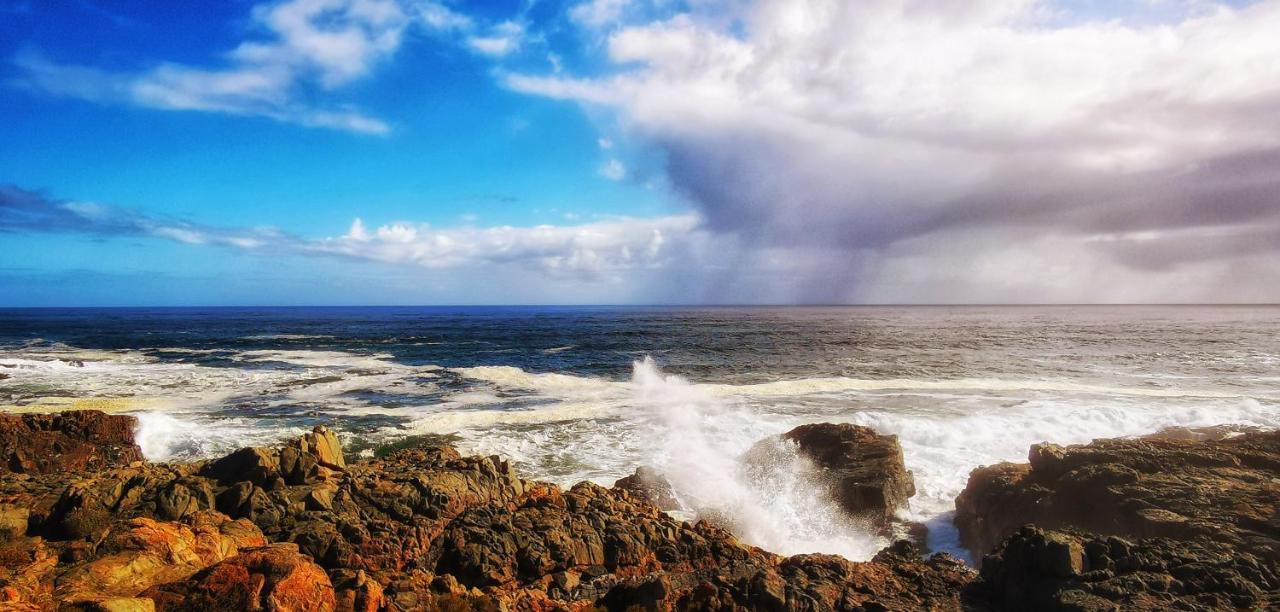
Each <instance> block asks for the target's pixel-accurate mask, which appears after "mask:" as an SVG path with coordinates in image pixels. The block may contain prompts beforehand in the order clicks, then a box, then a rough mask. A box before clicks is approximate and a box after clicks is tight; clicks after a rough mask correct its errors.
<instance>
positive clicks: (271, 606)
mask: <svg viewBox="0 0 1280 612" xmlns="http://www.w3.org/2000/svg"><path fill="white" fill-rule="evenodd" d="M142 596H143V597H146V598H149V599H151V600H153V601H154V602H155V605H156V610H157V611H164V610H280V611H284V610H298V611H301V610H307V611H315V612H331V611H332V610H335V609H336V608H337V599H336V597H335V595H334V589H333V584H332V583H331V582H330V581H329V576H328V575H327V574H325V572H324V570H323V569H321V568H320V566H318V565H316V564H315V563H313V562H312V561H311V559H310V558H308V557H306V556H305V555H302V554H300V553H299V552H298V547H297V546H295V545H293V544H270V545H267V546H263V547H260V548H253V549H249V550H246V551H244V552H241V553H240V554H238V555H236V556H234V557H231V558H229V559H227V560H225V561H222V562H220V563H217V564H214V565H212V566H210V567H208V568H205V569H204V570H201V571H200V572H198V573H196V574H195V575H193V576H191V577H190V578H188V579H186V580H183V581H180V582H171V583H168V584H162V585H157V586H154V587H151V588H149V589H147V590H146V591H143V593H142Z"/></svg>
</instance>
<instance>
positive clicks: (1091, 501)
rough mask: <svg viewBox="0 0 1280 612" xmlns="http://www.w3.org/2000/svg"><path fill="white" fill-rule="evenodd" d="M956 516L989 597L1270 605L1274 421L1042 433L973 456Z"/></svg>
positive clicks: (1017, 602)
mask: <svg viewBox="0 0 1280 612" xmlns="http://www.w3.org/2000/svg"><path fill="white" fill-rule="evenodd" d="M955 523H956V526H957V527H958V529H959V531H960V536H961V540H962V542H964V543H965V545H966V546H967V547H968V548H969V549H970V550H971V551H973V552H974V553H975V555H981V554H982V553H983V552H989V553H990V554H989V555H987V556H986V557H985V558H984V559H983V560H982V582H983V583H984V584H985V585H987V586H989V587H991V589H992V591H991V593H990V596H991V599H992V601H993V602H994V603H995V604H997V605H1003V606H1005V607H1010V608H1016V609H1075V610H1110V609H1159V608H1167V609H1205V610H1209V609H1231V608H1240V609H1267V608H1277V607H1280V432H1274V431H1273V432H1256V431H1255V432H1250V433H1243V434H1239V433H1237V432H1232V431H1229V430H1225V429H1223V428H1214V429H1207V430H1202V431H1189V430H1185V429H1179V430H1174V431H1169V432H1163V433H1161V434H1157V435H1151V436H1145V437H1142V438H1134V439H1113V440H1096V441H1094V442H1092V443H1090V444H1085V445H1079V446H1066V447H1063V446H1057V445H1054V444H1038V445H1035V446H1033V447H1032V448H1031V451H1030V455H1029V462H1028V463H1025V464H1013V463H1003V464H998V465H993V466H987V467H983V468H979V469H976V470H974V471H973V472H972V473H971V474H970V476H969V482H968V485H967V486H966V487H965V489H964V491H963V492H962V493H961V494H960V496H959V497H957V498H956V516H955ZM1030 524H1034V527H1032V526H1029V525H1030Z"/></svg>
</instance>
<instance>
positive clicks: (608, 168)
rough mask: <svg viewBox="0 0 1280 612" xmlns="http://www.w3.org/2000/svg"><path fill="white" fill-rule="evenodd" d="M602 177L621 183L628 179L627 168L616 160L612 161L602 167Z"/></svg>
mask: <svg viewBox="0 0 1280 612" xmlns="http://www.w3.org/2000/svg"><path fill="white" fill-rule="evenodd" d="M600 176H603V177H605V178H607V179H609V180H611V181H620V180H622V179H624V178H627V167H626V166H624V165H622V162H620V161H618V160H616V159H610V160H609V161H606V162H605V163H604V165H603V166H600Z"/></svg>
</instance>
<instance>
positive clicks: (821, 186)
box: [506, 0, 1280, 301]
mask: <svg viewBox="0 0 1280 612" xmlns="http://www.w3.org/2000/svg"><path fill="white" fill-rule="evenodd" d="M695 6H697V7H700V8H699V10H697V11H695V12H691V13H686V14H679V15H674V16H668V17H665V18H663V19H660V20H657V21H652V22H647V23H636V24H631V25H629V26H627V27H622V28H620V29H617V30H615V31H614V32H613V34H612V35H611V36H610V37H609V40H608V51H609V56H610V58H611V59H612V60H613V62H614V63H615V64H616V66H617V68H616V70H614V71H613V72H612V73H611V74H605V75H603V76H598V77H594V78H571V77H564V76H557V75H549V76H548V75H536V74H516V75H510V76H508V77H507V78H506V83H507V84H508V86H510V87H512V88H514V89H516V90H519V91H524V92H527V93H530V94H535V95H542V96H549V97H555V98H563V99H569V100H576V101H579V102H581V103H584V104H588V105H592V106H599V107H605V108H608V109H612V110H614V111H615V112H616V114H617V115H618V117H619V118H620V120H621V122H622V123H623V124H624V125H626V126H627V127H628V128H629V129H630V131H631V134H632V136H633V137H636V138H639V139H642V140H645V141H647V142H650V143H652V144H654V145H655V146H657V147H659V148H660V149H661V150H662V151H663V152H664V153H665V155H666V158H667V160H668V175H669V179H670V182H671V184H672V185H673V186H674V187H675V188H676V189H678V190H679V191H681V192H682V193H684V194H686V195H687V196H688V197H689V199H690V201H692V202H693V203H694V204H695V205H696V206H697V207H698V209H699V210H700V212H701V213H702V214H703V216H704V217H705V219H706V221H707V224H708V227H709V228H710V229H711V230H714V231H717V232H721V233H725V234H732V235H736V236H739V237H741V238H742V239H743V240H745V241H746V242H747V243H748V244H750V245H754V246H755V247H756V248H758V249H779V248H784V249H785V248H790V249H800V248H803V249H807V250H810V251H811V250H812V249H814V248H819V249H821V251H822V252H824V253H826V254H827V256H826V258H825V259H826V260H827V261H826V262H825V264H815V265H814V266H813V274H815V275H818V276H827V277H832V276H833V272H835V271H841V272H846V271H848V270H850V269H857V270H859V273H858V275H857V277H856V278H846V277H842V281H843V282H845V283H846V285H845V287H844V288H843V289H842V291H843V293H842V294H841V296H840V297H842V298H843V299H854V300H858V299H869V298H868V296H879V295H886V294H888V293H891V292H890V291H889V288H890V287H891V286H894V287H902V286H905V285H904V284H903V282H901V280H900V278H901V277H903V276H904V275H905V276H915V277H919V278H925V277H926V276H927V277H929V278H931V279H932V281H933V282H937V283H941V282H942V281H940V280H939V277H940V276H945V278H947V279H951V280H947V281H946V282H945V283H943V284H945V285H946V286H948V287H950V288H951V289H952V290H953V293H952V294H951V296H952V297H951V299H950V300H945V299H944V301H967V300H985V299H989V298H988V296H993V297H999V298H1002V297H1003V296H1006V295H1007V294H1009V293H1010V292H1009V291H1006V289H1008V286H1009V285H1018V286H1019V287H1020V289H1019V290H1018V291H1017V292H1014V293H1018V294H1019V295H1021V296H1022V297H1021V298H1020V299H1021V300H1023V301H1037V298H1036V296H1035V295H1034V293H1035V291H1036V288H1037V287H1039V288H1040V289H1041V290H1042V291H1043V292H1044V294H1045V295H1052V296H1054V299H1074V300H1085V301H1087V300H1092V299H1112V296H1116V295H1123V296H1126V299H1128V298H1129V297H1132V298H1133V299H1138V298H1141V294H1143V293H1144V292H1143V291H1142V290H1137V289H1133V288H1132V287H1123V288H1122V287H1120V284H1121V283H1126V282H1128V281H1129V280H1131V279H1133V278H1135V277H1137V278H1144V279H1146V284H1147V286H1148V287H1149V290H1148V291H1146V294H1148V295H1149V296H1150V297H1151V298H1152V299H1171V298H1170V297H1169V295H1170V294H1171V293H1177V291H1170V290H1169V289H1170V288H1176V287H1178V286H1179V285H1180V284H1181V283H1183V281H1185V280H1186V278H1187V276H1186V274H1187V273H1188V271H1189V270H1198V271H1199V272H1197V274H1199V277H1205V276H1206V275H1209V272H1207V271H1208V270H1210V269H1212V270H1217V271H1218V272H1220V273H1222V274H1224V275H1230V271H1231V270H1232V269H1234V268H1237V267H1238V268H1240V269H1245V268H1248V269H1250V270H1253V271H1257V270H1263V271H1264V272H1266V273H1267V274H1270V275H1271V276H1269V277H1267V278H1270V279H1272V280H1280V278H1278V277H1277V276H1276V274H1277V270H1276V267H1275V266H1274V265H1270V266H1269V265H1266V262H1265V255H1267V254H1274V249H1275V248H1280V243H1272V244H1271V246H1270V248H1269V249H1262V250H1263V251H1267V252H1261V253H1260V252H1259V248H1260V247H1259V248H1254V249H1248V250H1242V249H1238V248H1225V247H1227V246H1229V245H1231V244H1232V242H1233V241H1232V240H1230V239H1224V238H1222V236H1224V235H1225V236H1245V235H1247V236H1256V235H1257V234H1258V233H1259V232H1260V231H1261V233H1262V234H1263V235H1267V236H1274V235H1277V232H1276V229H1277V228H1280V201H1278V200H1277V197H1276V195H1275V194H1276V193H1280V165H1277V164H1276V162H1277V161H1278V160H1280V128H1278V127H1277V125H1280V124H1277V120H1278V119H1280V85H1277V84H1278V83H1280V62H1276V61H1275V58H1277V57H1280V36H1276V35H1275V33H1276V32H1277V31H1280V2H1277V1H1274V0H1269V1H1264V2H1257V3H1255V4H1252V5H1250V6H1247V7H1243V8H1231V7H1227V6H1220V5H1213V4H1207V3H1195V6H1192V7H1191V8H1187V9H1186V10H1180V11H1179V12H1177V13H1176V15H1175V14H1173V13H1169V12H1166V13H1165V14H1164V18H1163V19H1162V20H1154V21H1153V20H1149V19H1131V20H1120V19H1113V18H1098V17H1095V16H1090V15H1081V14H1072V13H1069V12H1067V11H1066V10H1065V9H1063V8H1062V7H1061V6H1058V5H1055V4H1053V3H1049V2H1037V1H1034V0H982V1H980V2H967V3H954V2H944V1H941V0H867V1H863V2H847V1H844V0H757V1H755V2H749V3H744V2H722V3H718V2H711V3H699V4H698V5H695ZM584 10H586V9H584ZM994 236H999V237H998V238H995V237H994ZM1264 242H1265V241H1261V240H1258V239H1256V238H1255V239H1253V240H1252V241H1251V244H1255V245H1257V244H1259V243H1264ZM1179 252H1194V253H1196V257H1194V258H1186V257H1180V258H1173V254H1174V253H1179ZM997 255H998V256H999V257H1007V258H1011V261H1012V262H1032V261H1035V262H1041V264H1042V266H1040V267H1032V268H1028V267H1027V266H1022V265H1008V266H1004V268H1000V267H998V266H997V267H995V268H991V267H988V268H987V271H990V270H991V269H1002V273H1007V274H1008V276H1007V278H1006V277H1002V276H1001V274H989V273H986V272H984V271H983V270H974V269H971V266H957V265H956V262H970V263H972V262H977V261H993V259H992V258H993V257H996V256H997ZM1161 258H1170V259H1168V260H1167V261H1162V260H1161ZM818 259H822V257H821V256H819V257H818ZM1054 261H1059V262H1071V265H1067V266H1057V265H1053V266H1050V265H1049V262H1054ZM1235 264H1239V265H1238V266H1237V265H1235ZM1254 264H1257V265H1254ZM912 266H914V267H912ZM1044 266H1048V267H1044ZM1139 266H1140V267H1141V268H1142V271H1143V272H1142V274H1138V275H1135V274H1134V273H1133V272H1134V271H1135V270H1136V269H1137V268H1138V267H1139ZM916 268H919V269H918V270H917V271H916V272H912V273H908V270H909V269H916ZM949 268H950V269H954V272H952V271H949ZM961 268H963V269H961ZM884 270H894V271H895V273H896V274H897V275H898V276H899V279H891V278H886V276H885V274H884V273H883V272H882V271H884ZM1049 270H1052V271H1053V272H1052V274H1045V273H1044V272H1047V271H1049ZM926 272H927V274H925V273H926ZM1050 277H1051V278H1050ZM1224 278H1226V277H1224ZM1252 282H1258V281H1257V280H1254V281H1252ZM1221 284H1230V283H1225V282H1223V283H1211V284H1209V285H1206V284H1202V285H1200V286H1199V287H1195V286H1191V287H1187V286H1182V287H1181V291H1182V292H1183V294H1182V295H1183V296H1184V297H1183V298H1182V299H1191V300H1194V299H1233V298H1232V297H1230V295H1228V296H1223V295H1222V294H1214V293H1212V292H1211V291H1212V290H1207V289H1205V288H1206V287H1208V286H1210V285H1214V286H1216V285H1221ZM1273 284H1274V283H1273ZM815 285H817V283H815ZM1135 293H1136V294H1139V295H1133V294H1135ZM1246 293H1250V291H1249V290H1248V288H1245V290H1244V291H1243V292H1236V293H1234V294H1231V295H1239V296H1241V298H1242V299H1243V298H1245V297H1247V296H1245V295H1244V294H1246ZM1063 296H1067V297H1065V298H1063ZM1071 296H1074V297H1071ZM795 297H796V299H802V300H803V299H809V297H810V296H806V295H799V296H795ZM819 297H822V296H819ZM1276 297H1280V294H1278V295H1274V296H1272V298H1273V299H1274V298H1276ZM877 299H878V298H877Z"/></svg>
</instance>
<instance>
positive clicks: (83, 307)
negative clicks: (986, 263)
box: [0, 302, 1280, 310]
mask: <svg viewBox="0 0 1280 612" xmlns="http://www.w3.org/2000/svg"><path fill="white" fill-rule="evenodd" d="M1143 306H1164V307H1196V306H1201V307H1203V306H1216V307H1274V306H1280V302H933V303H910V302H908V303H889V302H886V303H852V304H850V303H811V304H791V303H766V304H750V303H745V304H735V303H696V302H688V303H679V302H675V303H667V304H659V303H652V304H647V303H646V304H639V303H637V304H617V303H614V304H590V303H587V304H567V303H566V304H559V303H549V304H481V303H463V304H235V305H232V304H221V305H213V304H210V305H199V304H170V305H164V304H151V305H74V306H9V305H0V310H110V309H117V310H124V309H146V308H151V309H161V308H168V309H245V308H1005V307H1008V308H1048V307H1053V308H1069V307H1143Z"/></svg>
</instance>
